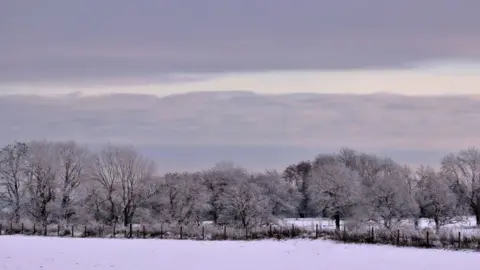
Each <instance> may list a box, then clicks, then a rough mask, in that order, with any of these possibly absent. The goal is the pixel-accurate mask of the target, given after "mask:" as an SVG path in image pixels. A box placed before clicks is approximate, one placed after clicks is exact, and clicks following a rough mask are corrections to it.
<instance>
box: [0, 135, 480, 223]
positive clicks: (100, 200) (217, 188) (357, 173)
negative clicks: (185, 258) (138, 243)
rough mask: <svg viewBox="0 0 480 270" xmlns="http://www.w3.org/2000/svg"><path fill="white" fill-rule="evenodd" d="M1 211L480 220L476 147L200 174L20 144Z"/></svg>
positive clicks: (133, 217)
mask: <svg viewBox="0 0 480 270" xmlns="http://www.w3.org/2000/svg"><path fill="white" fill-rule="evenodd" d="M0 210H1V212H0V214H1V217H0V218H1V219H2V220H4V221H9V222H15V223H18V222H21V221H23V220H29V221H32V222H34V223H36V224H39V225H42V226H46V225H49V224H52V223H56V224H63V225H65V226H68V225H70V224H85V223H88V222H98V223H101V224H105V225H114V224H123V225H125V226H126V225H129V224H132V223H133V224H135V223H143V224H157V223H171V224H179V225H195V224H198V225H199V224H201V223H202V222H203V221H212V222H213V223H214V224H218V225H230V226H238V227H242V228H251V227H253V226H259V225H264V224H272V223H275V222H276V221H277V220H278V219H279V218H285V217H327V218H331V219H333V220H335V225H336V227H337V228H340V220H342V219H343V220H351V221H354V222H377V223H379V224H381V225H382V226H384V227H385V228H392V227H393V226H395V224H397V223H398V222H401V221H404V220H406V219H409V220H413V221H414V222H415V223H416V224H418V220H419V219H420V218H429V219H431V220H433V221H434V223H435V225H436V228H437V230H438V229H440V228H441V227H442V226H444V225H447V224H449V223H451V222H454V221H456V220H457V219H459V218H460V217H463V216H466V215H474V216H475V217H476V221H477V226H478V225H480V151H479V150H478V149H477V148H474V147H472V148H469V149H465V150H461V151H459V152H457V153H451V154H448V155H446V156H445V157H444V158H443V159H442V160H441V162H440V166H439V168H433V167H429V166H419V167H418V168H415V169H414V168H412V167H409V166H406V165H401V164H398V163H397V162H395V161H394V160H392V159H391V158H388V157H380V156H376V155H373V154H368V153H363V152H358V151H355V150H353V149H349V148H344V149H341V150H340V151H338V152H337V153H332V154H320V155H318V156H317V157H316V158H314V159H313V160H308V161H300V162H299V163H297V164H292V165H290V166H288V167H287V168H285V170H284V171H282V172H278V171H265V172H261V173H252V172H248V171H247V170H246V169H244V168H241V167H238V166H235V165H234V164H232V163H227V162H221V163H218V164H216V165H215V166H213V167H212V168H210V169H206V170H203V171H198V172H172V173H166V174H165V175H160V174H158V172H157V170H156V164H155V162H154V161H153V160H151V159H149V158H147V157H145V156H143V155H142V154H141V153H139V152H138V151H137V150H136V149H135V148H134V147H132V146H122V145H113V144H109V145H106V146H104V147H103V148H101V149H99V150H95V151H93V150H91V149H89V148H88V147H87V146H84V145H80V144H78V143H76V142H73V141H63V142H50V141H31V142H14V143H12V144H8V145H6V146H4V147H3V148H2V149H1V150H0Z"/></svg>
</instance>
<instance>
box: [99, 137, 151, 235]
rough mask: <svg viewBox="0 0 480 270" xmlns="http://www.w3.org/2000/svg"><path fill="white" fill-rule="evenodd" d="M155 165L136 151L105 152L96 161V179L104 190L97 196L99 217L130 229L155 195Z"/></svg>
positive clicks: (115, 149)
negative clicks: (138, 211)
mask: <svg viewBox="0 0 480 270" xmlns="http://www.w3.org/2000/svg"><path fill="white" fill-rule="evenodd" d="M154 172H155V164H154V162H153V161H152V160H150V159H148V158H145V157H142V156H141V155H140V154H139V153H138V152H137V151H136V150H135V149H133V148H132V147H127V146H123V147H115V146H112V145H109V146H106V147H105V148H103V149H102V150H101V151H100V153H98V154H97V155H95V156H94V158H93V170H92V175H91V177H92V179H93V180H94V181H95V182H96V183H97V185H98V187H99V188H100V190H99V191H98V192H95V197H96V198H95V205H96V209H97V215H98V216H99V217H100V218H101V219H103V220H104V221H105V222H107V223H109V224H112V223H116V222H118V221H119V220H120V219H121V220H122V221H123V224H124V225H125V226H126V225H128V224H130V223H131V222H132V220H133V218H134V215H135V212H136V210H137V208H138V207H139V206H140V205H141V204H143V203H144V202H145V201H147V200H148V199H149V198H150V197H152V196H153V195H155V194H156V193H157V191H158V189H157V183H155V181H154V180H153V179H154V178H153V174H154Z"/></svg>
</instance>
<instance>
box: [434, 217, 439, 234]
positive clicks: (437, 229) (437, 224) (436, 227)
mask: <svg viewBox="0 0 480 270" xmlns="http://www.w3.org/2000/svg"><path fill="white" fill-rule="evenodd" d="M433 220H434V221H435V230H436V232H437V234H438V233H439V232H440V221H439V220H438V218H437V217H436V218H434V219H433Z"/></svg>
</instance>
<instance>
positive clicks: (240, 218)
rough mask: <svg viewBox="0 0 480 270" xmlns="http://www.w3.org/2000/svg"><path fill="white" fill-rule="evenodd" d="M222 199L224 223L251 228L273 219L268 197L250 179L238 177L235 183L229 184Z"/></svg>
mask: <svg viewBox="0 0 480 270" xmlns="http://www.w3.org/2000/svg"><path fill="white" fill-rule="evenodd" d="M220 200H221V202H222V204H223V205H225V207H224V208H223V211H222V217H221V218H222V219H223V220H224V223H234V224H235V223H238V224H240V225H241V226H242V227H243V228H251V227H252V226H255V225H259V224H262V223H268V222H270V221H271V218H272V216H271V213H272V210H271V207H272V206H271V204H270V203H269V199H268V197H266V196H265V195H263V194H262V192H261V188H260V187H259V186H257V185H256V184H255V183H253V182H252V181H249V179H237V182H236V183H235V184H233V185H229V186H228V188H227V189H226V190H225V192H224V193H223V194H222V195H221V197H220Z"/></svg>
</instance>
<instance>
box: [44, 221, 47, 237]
mask: <svg viewBox="0 0 480 270" xmlns="http://www.w3.org/2000/svg"><path fill="white" fill-rule="evenodd" d="M47 227H48V225H46V224H45V227H44V228H43V236H47Z"/></svg>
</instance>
